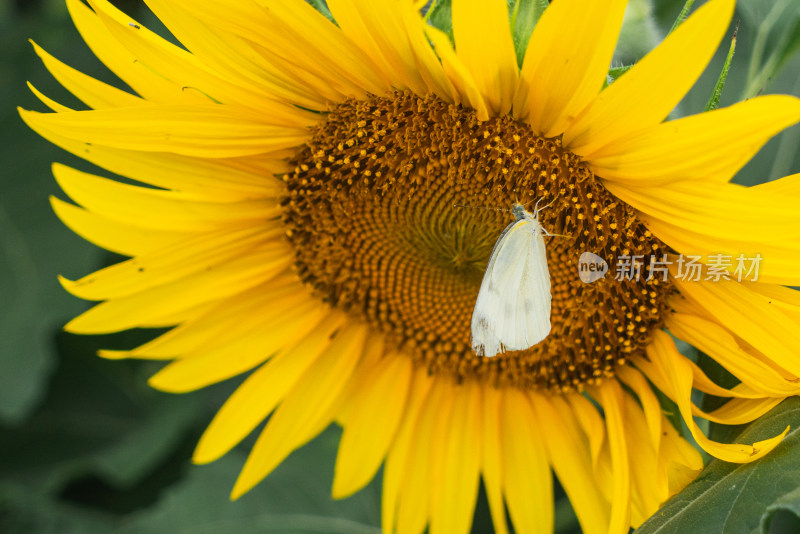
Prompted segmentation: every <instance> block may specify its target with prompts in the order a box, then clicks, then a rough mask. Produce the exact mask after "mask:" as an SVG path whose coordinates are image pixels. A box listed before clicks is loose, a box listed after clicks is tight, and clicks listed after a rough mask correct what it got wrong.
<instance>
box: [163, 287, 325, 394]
mask: <svg viewBox="0 0 800 534" xmlns="http://www.w3.org/2000/svg"><path fill="white" fill-rule="evenodd" d="M314 304H316V303H315V302H314V301H313V300H309V299H305V302H298V303H297V304H295V306H294V307H293V308H291V309H290V310H288V311H287V310H278V311H273V310H269V309H264V310H261V314H262V316H263V317H259V319H260V321H259V323H260V324H259V326H260V328H257V329H252V328H251V329H247V328H241V329H240V330H241V335H239V336H237V337H236V338H234V339H233V340H231V341H229V342H228V343H226V344H213V345H211V346H208V347H200V348H198V349H194V350H191V351H189V350H187V351H185V352H182V353H180V356H181V357H180V358H179V359H176V360H175V361H174V362H172V363H171V364H169V365H167V366H166V367H164V368H163V369H161V370H160V371H159V372H158V373H156V374H155V375H153V376H152V377H150V380H149V382H148V383H149V384H150V386H151V387H154V388H156V389H160V390H161V391H168V392H170V393H186V392H189V391H195V390H197V389H200V388H203V387H206V386H208V385H211V384H215V383H217V382H221V381H223V380H226V379H228V378H231V377H233V376H236V375H239V374H241V373H243V372H245V371H249V370H250V369H252V368H254V367H256V366H258V365H260V364H261V363H262V362H264V361H265V360H266V359H267V358H269V357H271V356H273V355H274V354H276V353H278V351H281V350H284V349H285V348H286V347H290V346H292V345H294V344H295V343H297V342H298V341H299V340H301V339H303V337H304V336H307V335H308V334H309V333H310V332H311V331H312V330H313V329H314V328H315V327H316V326H317V324H318V323H319V322H320V321H321V320H322V319H323V318H324V317H325V316H326V314H327V313H328V310H327V309H325V308H324V307H321V306H319V305H317V306H314ZM281 311H283V313H280V312H281ZM215 331H216V332H221V331H220V329H216V330H215Z"/></svg>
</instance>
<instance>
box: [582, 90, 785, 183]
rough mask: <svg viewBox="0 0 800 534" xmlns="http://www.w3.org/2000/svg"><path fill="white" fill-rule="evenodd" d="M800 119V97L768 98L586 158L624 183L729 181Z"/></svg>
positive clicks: (666, 126) (668, 125)
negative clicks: (781, 132)
mask: <svg viewBox="0 0 800 534" xmlns="http://www.w3.org/2000/svg"><path fill="white" fill-rule="evenodd" d="M797 121H800V99H797V98H795V97H792V96H784V95H769V96H763V97H758V98H753V99H750V100H747V101H745V102H740V103H738V104H734V105H733V106H730V107H727V108H722V109H717V110H714V111H711V112H709V113H701V114H698V115H692V116H690V117H685V118H682V119H677V120H673V121H669V122H665V123H661V124H659V125H657V126H654V127H652V128H649V129H647V130H644V131H642V132H640V133H638V134H636V135H633V136H630V137H628V138H626V139H624V140H619V141H617V142H615V143H612V144H611V145H608V146H606V147H604V148H602V149H600V150H599V151H597V152H595V153H591V154H584V157H585V158H586V160H587V162H588V165H589V167H590V168H591V169H592V171H593V172H594V173H595V174H596V175H598V176H602V177H603V178H605V179H606V180H611V181H614V182H619V183H622V184H629V185H640V186H647V187H653V186H656V185H660V184H665V183H669V182H674V181H682V180H688V181H693V182H700V181H712V182H716V183H725V182H727V181H728V180H730V179H731V178H732V177H733V176H734V174H736V173H737V172H738V171H739V169H741V168H742V167H743V166H744V165H745V164H746V163H747V162H748V161H750V159H752V157H753V156H754V155H755V154H756V152H758V151H759V150H760V149H761V147H762V146H764V144H765V143H766V142H767V141H768V140H769V139H770V138H771V137H772V136H774V135H775V134H777V133H779V132H780V131H782V130H783V129H785V128H787V127H789V126H791V125H792V124H794V123H796V122H797ZM677 154H680V157H675V156H676V155H677Z"/></svg>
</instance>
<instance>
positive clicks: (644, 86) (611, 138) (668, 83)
mask: <svg viewBox="0 0 800 534" xmlns="http://www.w3.org/2000/svg"><path fill="white" fill-rule="evenodd" d="M734 5H735V2H734V0H710V1H709V2H707V3H706V4H704V5H703V6H702V7H700V8H699V9H698V10H697V11H696V12H695V13H694V14H693V15H692V16H691V17H689V18H688V19H687V20H686V21H685V22H684V23H683V24H681V25H680V26H678V28H677V29H676V30H675V31H674V32H672V33H671V34H670V35H669V36H668V37H667V38H666V39H665V40H664V42H663V43H661V44H660V45H659V46H658V47H657V48H656V49H655V50H653V51H652V52H650V53H649V54H647V55H646V56H645V57H644V58H642V60H641V61H639V62H638V63H636V65H634V66H633V68H631V69H630V70H629V71H628V72H626V73H625V74H624V75H623V76H621V77H620V78H618V79H617V80H616V81H615V82H614V83H612V84H611V85H610V86H609V87H607V88H606V89H605V90H604V91H603V92H602V93H600V95H599V96H598V97H597V98H596V99H595V100H594V102H593V103H592V104H590V105H589V107H588V108H587V109H586V110H585V111H584V112H583V113H582V114H581V115H580V117H578V119H577V120H576V121H575V122H574V123H573V124H572V125H570V126H569V127H568V128H567V130H566V132H565V133H564V138H563V139H564V146H566V147H568V148H569V150H571V151H572V152H574V153H576V154H578V155H581V156H583V155H585V154H591V153H593V152H595V151H596V150H598V149H600V148H602V147H604V146H606V145H608V144H610V143H613V142H615V141H617V140H619V139H625V138H627V137H629V136H630V135H631V134H634V133H636V132H637V131H640V130H643V129H645V128H650V127H652V126H655V125H656V124H658V123H660V122H661V121H662V120H664V118H665V117H666V116H667V115H668V114H669V112H670V111H672V108H674V107H675V106H676V105H677V104H678V102H680V101H681V99H682V98H683V97H684V95H685V94H686V92H687V91H688V90H689V88H690V87H691V86H692V85H694V82H696V81H697V78H699V77H700V74H701V73H702V72H703V70H705V68H706V66H707V65H708V62H709V61H710V60H711V58H712V57H713V55H714V52H715V50H716V49H717V46H719V42H720V41H721V40H722V36H723V35H724V33H725V30H726V29H727V27H728V24H729V22H730V20H731V16H732V15H733V8H734Z"/></svg>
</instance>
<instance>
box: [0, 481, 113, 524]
mask: <svg viewBox="0 0 800 534" xmlns="http://www.w3.org/2000/svg"><path fill="white" fill-rule="evenodd" d="M114 525H115V522H114V520H113V518H112V517H110V516H108V515H105V514H102V513H98V512H96V511H93V510H87V509H85V508H83V507H79V506H75V505H71V504H66V503H63V502H58V501H56V500H53V499H49V498H43V497H41V496H40V495H36V494H32V493H26V492H25V491H20V490H11V489H9V488H0V532H8V533H12V534H13V533H26V534H45V533H46V534H86V533H88V532H110V531H112V529H113V528H114Z"/></svg>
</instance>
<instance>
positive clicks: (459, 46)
mask: <svg viewBox="0 0 800 534" xmlns="http://www.w3.org/2000/svg"><path fill="white" fill-rule="evenodd" d="M452 14H453V35H454V37H455V41H456V53H457V55H458V59H459V60H460V61H461V63H462V64H463V65H464V68H465V69H466V70H467V71H469V73H470V74H471V75H472V79H473V80H474V81H475V86H476V87H477V88H478V91H480V93H481V95H483V99H484V101H485V102H486V106H487V107H488V108H489V113H490V114H491V116H493V117H498V116H503V115H506V114H508V112H509V111H510V110H511V103H512V101H513V99H514V91H515V90H516V87H517V81H518V79H519V71H518V68H517V56H516V52H515V51H514V42H513V41H512V39H511V27H510V26H509V22H508V5H507V4H506V2H505V0H456V1H455V2H453V7H452ZM438 48H439V45H437V50H438Z"/></svg>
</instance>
